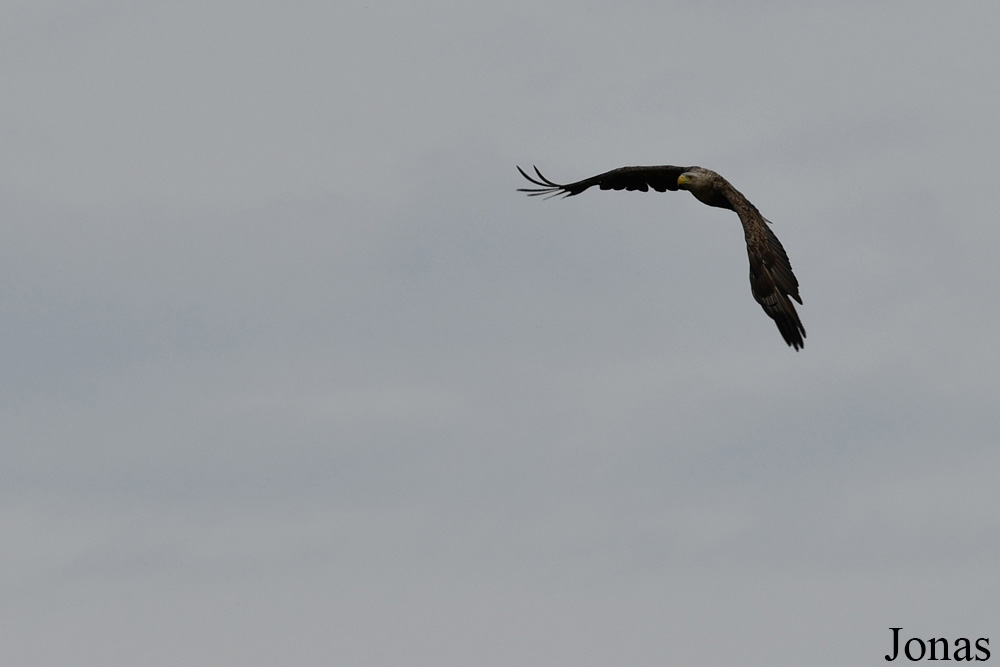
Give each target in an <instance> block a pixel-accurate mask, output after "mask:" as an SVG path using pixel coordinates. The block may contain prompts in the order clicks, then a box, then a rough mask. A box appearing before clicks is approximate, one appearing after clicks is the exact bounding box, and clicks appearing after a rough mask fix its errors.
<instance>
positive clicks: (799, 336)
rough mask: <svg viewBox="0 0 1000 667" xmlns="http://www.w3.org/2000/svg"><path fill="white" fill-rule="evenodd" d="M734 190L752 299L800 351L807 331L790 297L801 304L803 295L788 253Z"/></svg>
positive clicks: (734, 207) (751, 206)
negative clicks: (747, 258) (748, 261)
mask: <svg viewBox="0 0 1000 667" xmlns="http://www.w3.org/2000/svg"><path fill="white" fill-rule="evenodd" d="M729 187H730V188H732V186H729ZM732 193H734V194H735V196H731V197H730V202H731V203H732V204H733V209H734V210H735V211H736V214H737V215H739V217H740V222H741V223H743V234H744V236H745V237H746V242H747V256H748V257H749V259H750V291H751V292H752V293H753V298H754V300H756V301H757V303H759V304H760V307H761V308H763V309H764V312H765V313H767V316H768V317H770V318H771V319H772V320H774V323H775V324H776V325H777V327H778V331H779V332H781V337H782V338H784V339H785V342H786V343H788V344H789V345H790V346H792V347H793V348H795V350H796V351H798V350H801V349H802V348H803V347H804V346H805V340H804V339H805V337H806V330H805V327H803V326H802V320H800V319H799V314H798V312H797V311H796V310H795V305H794V304H793V303H792V301H791V299H795V301H796V302H798V303H799V304H801V303H802V298H801V297H800V296H799V281H798V280H797V279H796V278H795V274H794V273H792V264H791V262H789V261H788V254H787V253H786V252H785V249H784V247H782V245H781V241H779V240H778V237H777V236H775V234H774V232H772V231H771V227H770V225H769V224H768V223H769V221H768V220H767V219H765V218H764V216H762V215H761V214H760V212H759V211H758V210H757V207H755V206H754V205H753V204H751V203H750V202H749V201H748V200H747V198H746V197H744V196H743V195H742V194H740V193H739V192H738V191H736V189H735V188H732Z"/></svg>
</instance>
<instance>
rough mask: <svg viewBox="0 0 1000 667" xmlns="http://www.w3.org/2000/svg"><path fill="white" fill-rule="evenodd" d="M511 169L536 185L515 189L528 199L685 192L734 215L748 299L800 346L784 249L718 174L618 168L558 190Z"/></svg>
mask: <svg viewBox="0 0 1000 667" xmlns="http://www.w3.org/2000/svg"><path fill="white" fill-rule="evenodd" d="M517 170H518V171H519V172H521V175H522V176H524V177H525V178H526V179H528V180H529V181H531V182H532V183H534V184H535V185H537V186H539V187H537V188H519V189H518V191H519V192H527V193H528V196H531V197H536V196H539V195H548V196H550V197H554V196H556V195H560V194H561V195H563V196H564V197H571V196H573V195H578V194H580V193H581V192H583V191H584V190H586V189H587V188H590V187H593V186H595V185H596V186H598V187H600V188H601V189H602V190H640V191H642V192H648V191H649V189H650V188H652V189H653V190H656V191H657V192H666V191H667V190H689V191H690V192H691V194H693V195H694V196H695V197H697V198H698V201H700V202H702V203H703V204H708V205H709V206H716V207H718V208H727V209H729V210H731V211H735V212H736V215H738V216H739V218H740V222H741V223H743V236H744V237H745V238H746V243H747V256H748V257H749V258H750V290H751V291H752V292H753V298H754V299H756V300H757V303H759V304H760V306H761V308H763V309H764V312H765V313H767V315H768V317H770V318H771V319H772V320H774V323H775V324H777V325H778V331H780V332H781V336H782V338H784V339H785V342H786V343H788V344H789V345H791V346H792V347H793V348H795V349H796V350H800V349H802V347H803V346H804V345H805V341H804V340H803V339H804V338H805V337H806V330H805V328H804V327H803V326H802V322H801V321H800V320H799V314H798V313H797V312H796V311H795V306H794V305H793V304H792V301H791V299H794V300H795V301H797V302H798V303H799V304H801V303H802V299H801V298H800V297H799V281H798V280H796V278H795V274H793V273H792V265H791V264H790V263H789V261H788V255H786V254H785V249H784V248H783V247H781V242H780V241H778V237H777V236H775V235H774V232H772V231H771V229H770V227H769V226H768V225H769V223H770V221H769V220H767V219H766V218H765V217H764V216H762V215H761V214H760V211H758V210H757V207H756V206H754V205H753V204H751V203H750V201H749V200H748V199H747V198H746V197H744V196H743V194H742V193H740V191H739V190H737V189H736V188H734V187H733V186H732V184H731V183H730V182H729V181H727V180H726V179H724V178H723V177H722V176H720V175H719V174H717V173H715V172H714V171H712V170H710V169H703V168H701V167H672V166H668V165H664V166H660V167H621V168H619V169H612V170H611V171H608V172H605V173H603V174H598V175H597V176H591V177H590V178H585V179H583V180H582V181H577V182H576V183H569V184H566V185H560V184H559V183H553V182H552V181H550V180H549V179H547V178H545V177H544V176H542V173H541V172H540V171H538V167H535V174H536V175H537V176H538V178H534V177H532V176H529V175H528V174H527V173H525V171H524V170H523V169H521V168H520V167H518V168H517Z"/></svg>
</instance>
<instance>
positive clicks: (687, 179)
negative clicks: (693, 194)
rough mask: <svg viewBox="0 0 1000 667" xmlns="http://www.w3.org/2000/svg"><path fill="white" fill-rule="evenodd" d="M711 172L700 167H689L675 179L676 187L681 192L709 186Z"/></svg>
mask: <svg viewBox="0 0 1000 667" xmlns="http://www.w3.org/2000/svg"><path fill="white" fill-rule="evenodd" d="M711 180H712V172H711V171H709V170H708V169H702V168H701V167H691V168H690V169H688V170H687V171H685V172H684V173H683V174H681V175H680V176H678V177H677V187H678V188H680V189H681V190H695V191H697V190H700V189H703V188H706V187H708V186H709V184H710V183H709V182H710V181H711Z"/></svg>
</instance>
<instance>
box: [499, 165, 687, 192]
mask: <svg viewBox="0 0 1000 667" xmlns="http://www.w3.org/2000/svg"><path fill="white" fill-rule="evenodd" d="M534 169H535V174H536V175H537V176H538V178H535V177H533V176H529V175H528V174H527V173H525V171H524V170H523V169H521V168H520V167H518V168H517V170H518V171H519V172H521V175H522V176H524V177H525V178H526V179H528V180H529V181H531V182H532V183H534V184H535V185H537V186H539V187H537V188H518V192H527V193H528V196H529V197H537V196H539V195H549V196H550V197H555V196H556V195H563V196H564V197H572V196H573V195H578V194H580V193H581V192H583V191H584V190H586V189H587V188H590V187H593V186H595V185H596V186H599V187H600V188H601V189H602V190H639V191H640V192H648V191H649V189H650V188H652V189H653V190H656V191H657V192H666V191H667V190H676V189H677V177H678V176H680V175H681V174H683V173H684V172H685V171H687V170H688V169H690V167H673V166H669V165H663V166H659V167H620V168H618V169H612V170H611V171H606V172H604V173H603V174H598V175H597V176H591V177H590V178H585V179H583V180H582V181H577V182H576V183H567V184H566V185H562V184H559V183H553V182H552V181H550V180H549V179H547V178H545V177H544V176H542V172H540V171H538V167H535V168H534Z"/></svg>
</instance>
